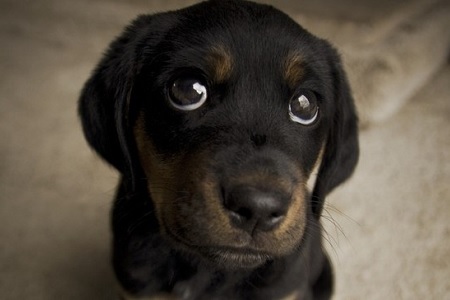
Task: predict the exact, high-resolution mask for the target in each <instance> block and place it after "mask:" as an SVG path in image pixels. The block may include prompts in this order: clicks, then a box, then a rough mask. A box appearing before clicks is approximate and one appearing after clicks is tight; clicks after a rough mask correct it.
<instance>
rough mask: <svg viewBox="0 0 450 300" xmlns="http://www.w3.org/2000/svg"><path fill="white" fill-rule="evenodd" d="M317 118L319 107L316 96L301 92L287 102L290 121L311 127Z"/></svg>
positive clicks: (306, 91)
mask: <svg viewBox="0 0 450 300" xmlns="http://www.w3.org/2000/svg"><path fill="white" fill-rule="evenodd" d="M318 116H319V106H318V104H317V97H316V95H315V94H314V93H313V92H311V91H308V90H302V91H300V92H299V93H297V94H296V95H295V96H294V97H292V99H291V101H290V102H289V117H290V118H291V120H292V121H294V122H296V123H299V124H302V125H311V124H313V123H314V121H316V119H317V117H318Z"/></svg>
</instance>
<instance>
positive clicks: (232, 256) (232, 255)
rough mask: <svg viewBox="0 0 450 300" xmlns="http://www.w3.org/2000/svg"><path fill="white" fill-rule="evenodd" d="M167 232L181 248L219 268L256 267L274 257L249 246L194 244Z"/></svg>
mask: <svg viewBox="0 0 450 300" xmlns="http://www.w3.org/2000/svg"><path fill="white" fill-rule="evenodd" d="M165 232H166V234H167V235H168V237H169V238H170V239H171V240H172V242H175V243H176V244H178V246H179V247H180V248H181V249H184V250H185V251H187V252H189V253H194V254H197V255H199V256H200V257H202V258H203V259H204V260H205V261H206V263H207V264H213V265H214V266H215V267H217V268H219V269H228V270H238V269H254V268H257V267H259V266H261V265H263V264H265V263H266V262H268V261H270V260H272V259H273V258H274V257H273V255H271V254H269V253H267V252H264V251H258V250H254V249H252V248H249V247H239V248H238V247H226V246H223V247H222V246H203V245H202V246H200V245H193V244H191V243H188V242H186V241H185V240H184V239H183V238H181V237H179V236H178V235H177V234H175V233H173V232H172V231H171V230H167V229H166V230H165Z"/></svg>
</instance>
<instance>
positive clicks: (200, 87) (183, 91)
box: [169, 78, 208, 111]
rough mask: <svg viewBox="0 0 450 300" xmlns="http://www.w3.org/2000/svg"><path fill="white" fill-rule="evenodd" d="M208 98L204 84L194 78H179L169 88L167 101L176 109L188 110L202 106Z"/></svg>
mask: <svg viewBox="0 0 450 300" xmlns="http://www.w3.org/2000/svg"><path fill="white" fill-rule="evenodd" d="M207 98H208V92H207V89H206V85H205V84H203V83H202V81H201V80H198V79H196V78H180V79H177V80H175V81H174V82H173V84H172V86H171V87H170V89H169V101H170V104H172V106H174V107H175V108H177V109H180V110H184V111H190V110H195V109H197V108H199V107H200V106H202V105H203V104H204V103H205V101H206V99H207Z"/></svg>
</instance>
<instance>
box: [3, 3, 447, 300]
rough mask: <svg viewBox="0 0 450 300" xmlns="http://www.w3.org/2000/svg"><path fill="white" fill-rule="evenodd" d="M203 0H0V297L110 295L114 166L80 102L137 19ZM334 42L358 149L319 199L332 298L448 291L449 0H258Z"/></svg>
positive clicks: (439, 295)
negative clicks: (357, 125)
mask: <svg viewBox="0 0 450 300" xmlns="http://www.w3.org/2000/svg"><path fill="white" fill-rule="evenodd" d="M196 2H198V1H187V0H186V1H182V0H179V1H176V0H165V1H163V0H161V1H144V0H142V1H140V0H131V1H125V0H78V1H70V0H0V43H1V47H0V243H1V244H0V294H1V296H0V298H1V299H6V300H9V299H114V298H115V296H116V293H115V288H116V286H115V281H114V278H113V274H112V270H111V267H110V262H109V260H110V258H109V251H110V250H109V249H110V247H109V246H110V239H111V235H110V230H109V212H110V207H111V199H112V197H113V195H114V190H115V185H116V181H117V178H118V176H117V174H116V172H115V171H114V170H113V169H111V168H109V167H108V166H106V165H105V164H104V163H103V162H102V161H101V160H100V159H99V158H97V157H96V156H95V154H94V153H93V152H92V151H91V150H90V149H89V148H88V146H87V145H86V143H85V141H84V138H83V136H82V133H81V129H80V122H79V120H78V117H77V114H76V104H77V98H78V95H79V92H80V89H81V87H82V85H83V83H84V81H85V80H86V79H87V77H88V76H89V73H90V71H91V70H92V69H93V67H94V65H95V64H96V62H97V61H98V59H99V58H100V56H101V54H102V52H103V51H104V49H105V48H106V46H107V45H108V43H109V42H110V40H111V39H112V38H114V37H115V36H117V35H118V34H119V32H120V31H121V29H122V28H123V27H124V26H125V25H126V24H127V23H128V22H130V21H131V20H132V19H133V18H134V17H135V16H136V15H137V14H142V13H154V12H158V11H164V10H168V9H177V8H181V7H184V6H187V5H190V4H193V3H196ZM260 2H265V3H269V4H271V5H273V6H275V7H278V8H280V9H281V10H283V11H285V12H286V13H287V14H289V15H290V16H291V17H293V18H294V19H295V20H296V21H298V22H299V23H300V24H302V25H303V26H304V27H305V28H307V29H308V30H310V31H311V32H313V33H315V34H316V35H319V36H320V37H323V38H326V39H328V40H330V41H331V42H333V43H334V44H335V45H336V46H337V47H338V49H339V50H340V52H341V53H342V56H343V59H344V63H345V66H346V68H347V71H348V76H349V78H350V81H351V84H352V87H353V90H354V95H355V98H356V102H357V106H358V110H359V113H360V117H361V159H360V163H359V166H358V168H357V171H356V173H355V174H354V176H353V178H352V179H351V180H350V181H349V182H348V183H347V184H345V185H344V186H343V187H341V188H339V189H338V190H337V191H335V192H334V193H333V194H332V195H330V197H329V198H328V199H327V205H326V210H325V213H324V216H323V223H324V226H325V229H326V231H327V233H326V235H325V240H326V241H325V244H326V247H327V248H328V250H329V253H330V257H331V259H332V261H333V264H334V268H335V273H336V293H335V299H346V300H348V299H383V300H384V299H439V300H440V299H450V280H449V278H450V184H449V182H450V129H449V128H450V66H449V49H450V32H449V29H450V1H449V0H403V1H392V0H361V1H356V0H353V1H352V0H339V1H336V0H303V1H302V0H299V1H260Z"/></svg>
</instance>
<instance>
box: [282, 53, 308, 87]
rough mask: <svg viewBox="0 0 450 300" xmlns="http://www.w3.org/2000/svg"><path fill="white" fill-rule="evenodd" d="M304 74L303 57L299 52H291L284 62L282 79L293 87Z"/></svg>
mask: <svg viewBox="0 0 450 300" xmlns="http://www.w3.org/2000/svg"><path fill="white" fill-rule="evenodd" d="M304 74H305V70H304V67H303V58H302V56H301V54H300V53H297V52H291V53H289V55H288V56H287V58H286V60H285V64H284V79H285V80H286V82H287V83H288V85H289V87H291V88H294V87H295V86H296V85H297V84H298V83H299V81H300V80H301V79H302V77H303V75H304Z"/></svg>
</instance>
